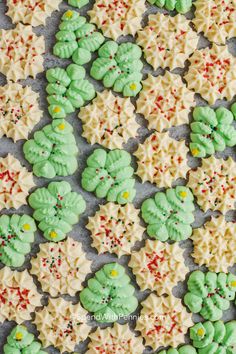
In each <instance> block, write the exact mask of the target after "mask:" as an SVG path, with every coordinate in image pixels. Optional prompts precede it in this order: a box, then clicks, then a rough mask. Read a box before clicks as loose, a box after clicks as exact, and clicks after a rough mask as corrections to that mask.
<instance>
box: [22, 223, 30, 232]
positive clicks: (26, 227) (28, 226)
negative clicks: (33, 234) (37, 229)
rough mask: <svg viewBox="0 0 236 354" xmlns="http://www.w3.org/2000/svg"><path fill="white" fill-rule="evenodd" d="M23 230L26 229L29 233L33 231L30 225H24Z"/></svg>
mask: <svg viewBox="0 0 236 354" xmlns="http://www.w3.org/2000/svg"><path fill="white" fill-rule="evenodd" d="M23 229H24V230H25V231H29V230H30V229H31V227H30V224H24V225H23Z"/></svg>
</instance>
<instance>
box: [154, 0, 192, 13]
mask: <svg viewBox="0 0 236 354" xmlns="http://www.w3.org/2000/svg"><path fill="white" fill-rule="evenodd" d="M148 2H150V4H153V5H156V6H158V7H161V8H162V7H165V8H166V9H167V10H169V11H173V10H176V11H177V12H179V13H181V14H185V13H186V12H188V11H189V10H190V9H191V6H192V0H148Z"/></svg>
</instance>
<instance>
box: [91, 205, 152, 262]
mask: <svg viewBox="0 0 236 354" xmlns="http://www.w3.org/2000/svg"><path fill="white" fill-rule="evenodd" d="M138 214H139V210H138V209H135V207H134V206H133V205H132V204H125V205H119V204H115V203H107V204H105V205H100V209H99V210H98V211H97V212H96V214H95V215H94V216H92V217H89V222H88V224H87V225H86V228H87V229H88V230H89V231H90V232H91V237H92V239H93V243H92V246H93V247H95V248H96V249H97V251H98V253H99V254H101V253H105V252H110V253H115V254H116V255H117V256H118V257H120V256H122V255H124V254H130V253H131V248H132V247H133V246H134V244H135V242H136V241H141V240H142V235H143V233H144V231H145V228H144V227H142V226H141V225H140V219H139V216H138Z"/></svg>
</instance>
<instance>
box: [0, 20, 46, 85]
mask: <svg viewBox="0 0 236 354" xmlns="http://www.w3.org/2000/svg"><path fill="white" fill-rule="evenodd" d="M44 52H45V42H44V37H43V36H39V37H38V36H37V35H36V34H35V33H34V32H33V30H32V27H31V26H24V25H22V24H21V23H19V24H17V26H16V28H14V29H10V30H4V29H1V30H0V72H2V73H3V74H4V75H6V77H7V80H12V81H14V82H16V81H18V80H21V79H23V80H24V79H27V77H28V76H32V77H33V78H35V77H36V75H37V74H38V73H41V72H42V71H43V70H44V68H43V54H44Z"/></svg>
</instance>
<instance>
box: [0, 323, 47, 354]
mask: <svg viewBox="0 0 236 354" xmlns="http://www.w3.org/2000/svg"><path fill="white" fill-rule="evenodd" d="M41 348H42V346H41V344H40V343H39V342H36V341H35V340H34V335H33V334H32V333H29V332H28V330H27V328H26V327H25V326H16V327H15V328H13V330H12V331H11V333H10V334H9V336H8V337H7V344H5V345H4V347H3V354H21V353H22V354H47V353H46V352H45V351H43V350H41Z"/></svg>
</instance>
